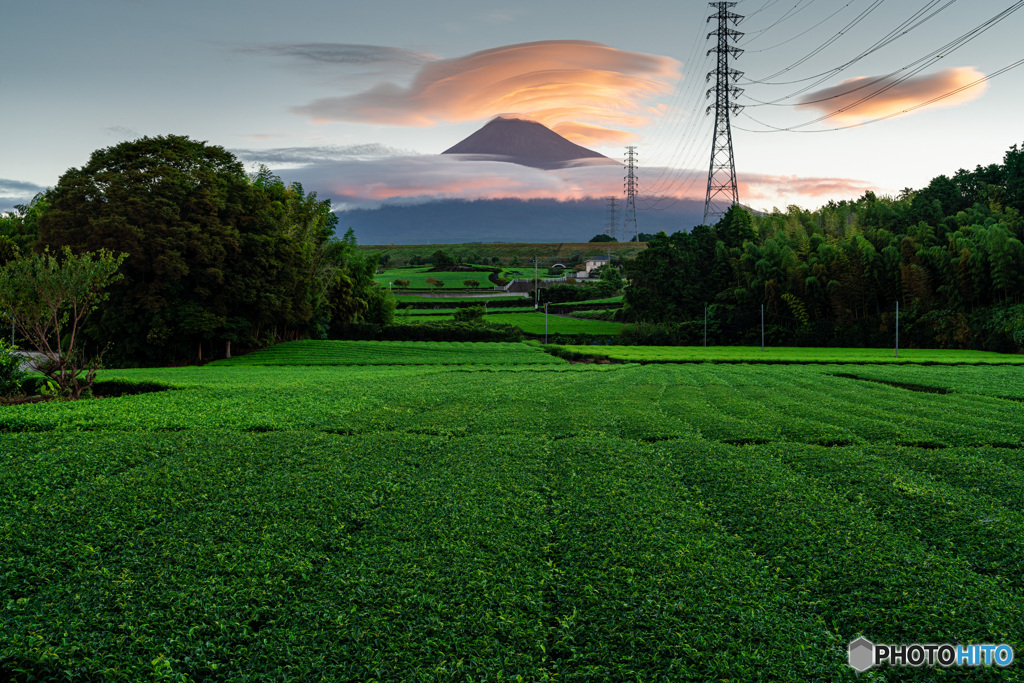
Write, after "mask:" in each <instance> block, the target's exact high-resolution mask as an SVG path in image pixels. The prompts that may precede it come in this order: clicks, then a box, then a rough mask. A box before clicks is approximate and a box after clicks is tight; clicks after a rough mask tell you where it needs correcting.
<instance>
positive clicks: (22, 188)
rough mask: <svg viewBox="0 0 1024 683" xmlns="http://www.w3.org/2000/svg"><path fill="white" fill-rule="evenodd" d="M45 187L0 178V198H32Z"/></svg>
mask: <svg viewBox="0 0 1024 683" xmlns="http://www.w3.org/2000/svg"><path fill="white" fill-rule="evenodd" d="M45 190H46V188H45V187H43V186H42V185H36V184H35V183H26V182H24V181H21V180H8V179H6V178H0V199H32V197H35V196H36V195H37V194H38V193H40V192H43V191H45Z"/></svg>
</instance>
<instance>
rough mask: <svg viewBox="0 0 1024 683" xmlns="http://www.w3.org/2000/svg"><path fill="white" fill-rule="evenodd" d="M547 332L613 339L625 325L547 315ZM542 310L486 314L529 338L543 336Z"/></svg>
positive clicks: (428, 317)
mask: <svg viewBox="0 0 1024 683" xmlns="http://www.w3.org/2000/svg"><path fill="white" fill-rule="evenodd" d="M546 317H547V321H546V322H547V332H548V334H590V335H601V336H609V337H614V336H615V335H617V334H618V333H619V332H621V331H622V328H624V327H625V326H626V325H625V324H623V323H617V322H611V321H609V320H584V319H582V318H570V317H567V316H564V315H555V314H554V313H548V315H547V316H546ZM544 318H545V315H544V310H543V309H541V310H539V311H534V310H532V309H531V310H530V311H529V312H527V313H505V312H504V309H496V310H495V312H491V313H488V314H487V320H488V321H489V322H496V323H505V324H507V325H515V326H516V327H518V328H519V329H521V330H522V331H523V332H524V333H526V334H528V335H531V336H540V335H543V334H544V328H545V320H544ZM451 319H452V316H450V315H421V316H417V317H416V322H427V321H443V320H451Z"/></svg>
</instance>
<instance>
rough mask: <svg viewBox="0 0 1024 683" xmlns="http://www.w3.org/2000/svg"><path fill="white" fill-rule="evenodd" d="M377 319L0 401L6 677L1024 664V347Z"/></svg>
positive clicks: (969, 675)
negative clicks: (366, 339) (525, 332)
mask: <svg viewBox="0 0 1024 683" xmlns="http://www.w3.org/2000/svg"><path fill="white" fill-rule="evenodd" d="M387 344H388V343H379V344H374V343H355V342H349V343H343V342H337V343H325V342H304V343H295V344H289V345H285V346H282V347H278V348H277V349H271V350H267V351H266V352H263V356H262V359H263V360H264V361H267V360H274V361H275V364H268V365H263V366H261V365H259V364H258V361H260V360H261V356H259V355H258V354H253V355H252V356H248V357H241V358H237V359H233V360H232V361H227V362H224V363H218V364H211V365H208V366H205V367H188V368H167V369H142V370H118V371H113V370H109V371H105V372H103V373H102V377H101V379H102V381H103V382H106V383H108V384H110V385H113V383H115V382H120V383H122V384H131V383H142V382H146V383H157V384H162V385H164V386H166V387H168V388H169V390H167V391H159V392H152V393H144V394H137V395H125V396H120V397H112V398H103V399H92V400H85V401H81V402H76V403H45V404H36V405H20V406H10V407H4V408H2V409H0V679H4V678H7V677H14V676H15V675H16V674H18V672H21V673H20V674H18V675H20V676H21V677H22V678H25V679H33V680H34V679H60V680H124V681H134V680H157V679H159V680H218V681H220V680H226V681H242V680H339V681H340V680H361V681H362V680H367V681H369V680H376V681H397V680H411V681H485V680H487V681H515V680H522V681H556V680H569V681H584V680H586V681H603V680H630V681H639V680H643V681H649V680H665V681H712V680H714V681H756V680H763V681H844V680H846V681H855V680H875V681H880V680H888V681H908V680H912V681H932V680H964V681H967V680H970V681H979V680H980V681H995V680H1003V681H1020V680H1024V674H1022V673H1021V671H1020V669H1019V667H1018V666H1017V665H1016V664H1015V665H1014V666H1011V667H1010V668H1008V669H1005V670H999V669H995V668H992V669H981V670H978V669H956V668H953V669H930V668H923V669H914V668H896V669H880V670H876V671H873V672H870V673H868V674H864V675H860V676H858V675H857V674H854V672H853V671H852V670H851V669H849V668H848V667H847V665H846V647H847V644H848V643H849V642H850V641H851V640H853V639H855V638H857V637H859V636H862V635H863V636H866V637H868V638H870V639H872V640H873V641H874V642H876V643H911V642H926V643H927V642H933V643H943V642H952V643H1003V642H1005V643H1009V644H1011V645H1013V646H1014V647H1015V648H1016V649H1017V651H1018V652H1020V651H1021V648H1022V647H1024V642H1022V640H1021V634H1022V633H1024V600H1022V594H1024V564H1022V563H1021V560H1020V558H1021V557H1022V556H1024V513H1022V511H1021V502H1022V499H1024V456H1022V453H1024V450H1022V449H1024V430H1022V429H1021V425H1022V424H1024V367H1020V366H1017V365H1000V366H989V365H955V366H953V365H927V366H926V365H912V364H890V365H880V364H866V365H856V364H844V365H829V364H795V365H766V364H763V365H747V364H733V363H710V362H709V363H687V364H673V363H656V364H649V365H640V364H633V363H622V364H604V365H597V364H570V363H568V362H566V361H564V360H562V359H558V358H554V357H552V356H551V355H549V354H546V353H544V351H543V350H542V349H541V348H540V347H538V346H534V345H528V344H515V345H511V344H510V345H492V344H450V345H444V344H435V345H433V346H430V345H427V344H418V345H417V344H401V345H395V346H387ZM584 348H589V347H584ZM610 348H613V347H602V349H603V350H608V349H610ZM382 349H383V350H382ZM400 349H402V350H401V351H399V350H400ZM428 349H429V350H428ZM803 351H806V350H803ZM757 352H758V353H760V350H759V349H758V350H757ZM431 355H433V356H434V357H436V358H438V359H439V360H441V359H447V360H450V361H454V360H455V359H457V360H458V362H457V364H448V365H445V364H430V365H421V364H419V363H421V362H422V361H423V360H424V359H425V358H429V357H430V356H431ZM901 355H902V354H901ZM941 355H943V354H937V356H936V357H939V356H941ZM382 358H390V359H391V360H392V363H391V364H390V365H380V364H377V363H378V362H379V361H380V360H381V359H382ZM950 358H955V354H954V355H951V356H950ZM530 359H532V360H530ZM534 360H535V362H534ZM441 362H445V361H441ZM954 362H961V361H959V360H956V361H954Z"/></svg>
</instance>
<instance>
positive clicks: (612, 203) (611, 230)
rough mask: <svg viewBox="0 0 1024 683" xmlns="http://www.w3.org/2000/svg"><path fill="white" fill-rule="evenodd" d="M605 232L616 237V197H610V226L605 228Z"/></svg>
mask: <svg viewBox="0 0 1024 683" xmlns="http://www.w3.org/2000/svg"><path fill="white" fill-rule="evenodd" d="M604 233H605V234H606V235H608V236H609V237H611V238H613V239H614V238H615V197H609V198H608V227H607V228H605V229H604Z"/></svg>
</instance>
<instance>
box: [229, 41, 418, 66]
mask: <svg viewBox="0 0 1024 683" xmlns="http://www.w3.org/2000/svg"><path fill="white" fill-rule="evenodd" d="M236 52H241V53H243V54H256V55H269V56H271V57H291V58H293V59H297V60H299V61H303V62H315V63H320V64H354V65H357V66H367V65H379V64H399V65H402V64H404V65H413V66H418V65H420V64H422V63H423V62H424V61H427V60H430V59H434V57H431V56H430V55H425V54H423V53H420V52H416V51H414V50H406V49H404V48H399V47H387V46H383V45H356V44H351V43H281V44H277V45H260V46H256V47H245V48H238V49H237V50H236Z"/></svg>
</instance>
